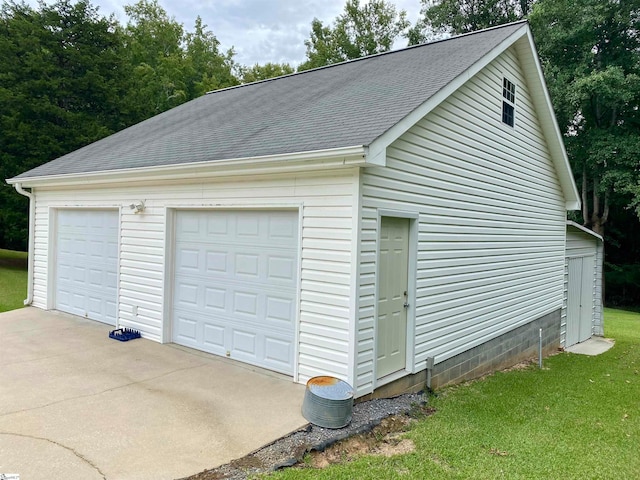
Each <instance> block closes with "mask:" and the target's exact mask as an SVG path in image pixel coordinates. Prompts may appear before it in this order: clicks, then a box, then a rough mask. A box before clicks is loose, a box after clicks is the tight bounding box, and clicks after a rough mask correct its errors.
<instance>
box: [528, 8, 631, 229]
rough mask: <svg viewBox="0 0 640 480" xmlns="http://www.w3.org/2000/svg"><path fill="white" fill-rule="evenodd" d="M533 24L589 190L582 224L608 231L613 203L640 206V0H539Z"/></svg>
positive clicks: (580, 177) (577, 168)
mask: <svg viewBox="0 0 640 480" xmlns="http://www.w3.org/2000/svg"><path fill="white" fill-rule="evenodd" d="M530 22H531V26H532V28H533V31H534V34H535V38H536V42H537V45H538V50H539V54H540V58H541V60H542V63H543V66H544V71H545V76H546V79H547V84H548V85H549V90H550V92H551V95H552V98H553V101H554V108H555V110H556V115H557V118H558V122H559V124H560V126H561V128H563V129H564V130H565V131H566V133H567V137H566V145H567V153H568V155H569V159H570V161H571V164H572V167H573V171H574V174H575V175H576V179H577V183H578V185H580V186H581V188H582V191H583V210H582V221H583V223H584V224H585V225H587V226H589V227H590V228H592V229H593V230H595V231H596V232H598V233H601V234H602V233H604V225H605V224H606V223H607V221H608V217H609V211H610V208H625V207H628V206H632V207H636V208H637V207H638V205H639V204H640V192H639V191H638V185H639V181H640V172H639V171H638V152H640V111H639V110H638V106H639V105H640V37H638V34H637V32H638V29H639V28H640V5H639V4H638V2H631V1H612V0H611V1H601V0H581V1H576V0H573V1H569V0H567V1H563V2H558V1H557V0H539V1H538V2H537V3H536V4H535V5H534V8H533V11H532V13H531V15H530ZM638 214H639V216H640V210H639V211H638Z"/></svg>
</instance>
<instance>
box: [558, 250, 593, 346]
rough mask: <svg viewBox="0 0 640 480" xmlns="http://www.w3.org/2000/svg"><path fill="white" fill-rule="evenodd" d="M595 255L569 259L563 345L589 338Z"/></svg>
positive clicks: (591, 319) (591, 320)
mask: <svg viewBox="0 0 640 480" xmlns="http://www.w3.org/2000/svg"><path fill="white" fill-rule="evenodd" d="M594 266H595V257H593V256H589V257H577V258H570V259H569V278H568V286H567V290H568V291H567V326H566V328H567V331H566V337H565V347H570V346H571V345H575V344H576V343H580V342H584V341H585V340H588V339H589V338H591V333H592V322H593V282H594Z"/></svg>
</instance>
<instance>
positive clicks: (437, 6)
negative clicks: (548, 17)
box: [408, 0, 533, 45]
mask: <svg viewBox="0 0 640 480" xmlns="http://www.w3.org/2000/svg"><path fill="white" fill-rule="evenodd" d="M421 3H422V9H421V10H420V13H421V14H422V19H421V20H420V21H418V22H417V23H416V25H415V26H414V27H413V28H412V29H411V30H410V31H409V33H408V37H409V44H410V45H416V44H419V43H424V42H426V41H428V40H432V39H433V38H437V37H440V36H442V35H443V34H452V33H453V34H462V33H469V32H474V31H476V30H481V29H483V28H489V27H495V26H496V25H502V24H504V23H509V22H515V21H516V20H520V19H522V18H523V17H524V16H525V15H526V14H527V13H528V12H529V9H530V8H531V4H532V3H533V0H439V1H435V2H434V1H433V0H421Z"/></svg>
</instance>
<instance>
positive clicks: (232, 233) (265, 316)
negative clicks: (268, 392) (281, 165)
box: [172, 210, 298, 375]
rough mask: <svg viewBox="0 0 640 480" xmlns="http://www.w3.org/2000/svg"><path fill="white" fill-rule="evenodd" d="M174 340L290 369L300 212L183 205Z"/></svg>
mask: <svg viewBox="0 0 640 480" xmlns="http://www.w3.org/2000/svg"><path fill="white" fill-rule="evenodd" d="M175 226H176V228H175V261H174V275H175V277H174V293H173V324H172V328H173V333H172V338H173V341H174V342H175V343H179V344H181V345H185V346H188V347H193V348H197V349H199V350H204V351H206V352H209V353H214V354H217V355H224V356H227V357H230V358H233V359H236V360H240V361H242V362H246V363H251V364H253V365H258V366H261V367H264V368H268V369H270V370H275V371H277V372H281V373H286V374H288V375H292V374H293V365H294V337H295V322H296V318H297V314H296V310H297V287H298V280H297V279H298V273H297V272H298V212H297V211H264V210H252V211H238V210H231V211H178V212H176V221H175Z"/></svg>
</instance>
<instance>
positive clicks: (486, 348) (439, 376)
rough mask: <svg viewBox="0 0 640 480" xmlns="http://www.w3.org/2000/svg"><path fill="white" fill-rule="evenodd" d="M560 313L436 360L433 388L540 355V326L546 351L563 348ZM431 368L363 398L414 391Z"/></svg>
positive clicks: (422, 385)
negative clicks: (561, 346)
mask: <svg viewBox="0 0 640 480" xmlns="http://www.w3.org/2000/svg"><path fill="white" fill-rule="evenodd" d="M560 313H561V310H560V309H558V310H556V311H554V312H552V313H549V314H547V315H544V316H542V317H540V318H538V319H536V320H533V321H532V322H529V323H527V324H526V325H522V326H520V327H517V328H515V329H513V330H511V331H510V332H507V333H504V334H502V335H500V336H499V337H496V338H493V339H491V340H489V341H488V342H485V343H483V344H482V345H478V346H477V347H474V348H472V349H470V350H467V351H466V352H463V353H461V354H459V355H456V356H455V357H451V358H449V359H447V360H445V361H444V362H440V363H437V364H435V366H434V368H433V371H432V376H431V388H433V389H436V388H440V387H444V386H445V385H451V384H456V383H461V382H464V381H467V380H472V379H474V378H478V377H481V376H482V375H486V374H488V373H493V372H496V371H498V370H502V369H505V368H508V367H511V366H513V365H516V364H517V363H519V362H522V361H525V360H529V359H532V358H537V357H538V344H539V330H540V328H542V355H543V357H545V356H548V355H549V354H551V353H554V352H556V351H558V349H559V348H560ZM426 382H427V372H426V370H425V371H422V372H418V373H416V374H414V375H407V376H405V377H402V378H400V379H398V380H396V381H394V382H391V383H389V384H387V385H384V386H382V387H380V388H378V389H376V390H375V391H374V392H373V393H371V394H369V395H365V396H364V397H361V398H359V399H358V400H359V401H363V400H368V399H371V398H385V397H392V396H395V395H400V394H403V393H412V392H418V391H420V390H422V389H423V388H424V387H425V386H426Z"/></svg>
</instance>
